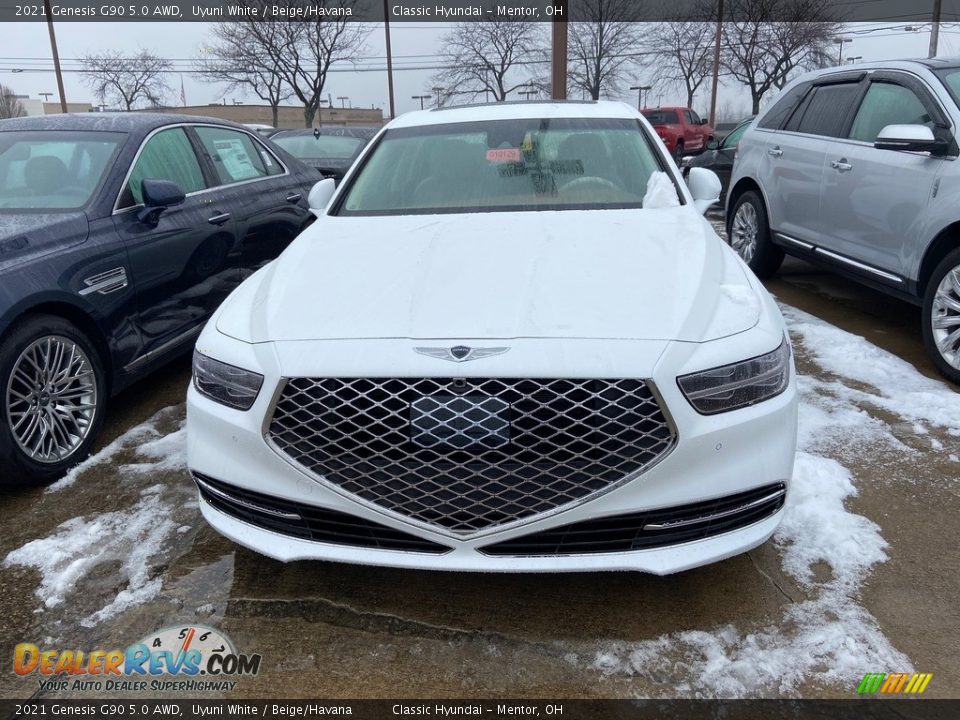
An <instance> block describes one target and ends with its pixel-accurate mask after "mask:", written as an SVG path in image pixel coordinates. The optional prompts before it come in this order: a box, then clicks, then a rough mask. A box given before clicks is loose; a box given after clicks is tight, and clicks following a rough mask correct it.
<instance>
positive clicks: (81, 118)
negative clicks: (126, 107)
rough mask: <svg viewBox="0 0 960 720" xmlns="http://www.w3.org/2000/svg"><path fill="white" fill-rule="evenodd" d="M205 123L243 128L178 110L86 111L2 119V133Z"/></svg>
mask: <svg viewBox="0 0 960 720" xmlns="http://www.w3.org/2000/svg"><path fill="white" fill-rule="evenodd" d="M177 123H204V124H208V125H211V124H212V125H225V126H229V127H236V128H243V126H242V125H238V124H237V123H232V122H229V121H226V120H219V119H217V118H210V117H201V116H197V115H179V114H177V113H153V112H116V113H115V112H86V113H65V114H58V115H34V116H31V117H21V118H13V119H10V120H3V121H0V132H2V131H8V130H67V131H69V130H99V131H103V132H128V133H129V132H149V131H150V130H152V129H154V128H157V127H162V126H164V125H175V124H177Z"/></svg>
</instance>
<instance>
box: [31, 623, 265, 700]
mask: <svg viewBox="0 0 960 720" xmlns="http://www.w3.org/2000/svg"><path fill="white" fill-rule="evenodd" d="M260 660H261V657H260V655H245V654H242V653H238V652H237V651H236V648H235V647H234V645H233V643H232V642H231V641H230V638H228V637H227V636H226V635H225V634H224V633H222V632H220V631H219V630H216V629H215V628H211V627H206V626H203V625H189V626H185V627H170V628H165V629H163V630H160V631H158V632H155V633H151V634H150V635H148V636H146V637H145V638H143V639H142V640H140V641H139V642H136V643H134V644H132V645H130V646H129V647H127V649H126V650H119V649H117V650H103V649H97V650H90V651H85V650H63V649H43V650H42V649H40V648H39V647H38V646H36V645H33V644H31V643H21V644H19V645H17V646H16V647H15V648H14V651H13V672H14V673H16V674H17V675H20V676H22V677H28V676H37V679H38V681H39V683H40V688H41V689H42V690H47V691H58V690H60V691H62V690H80V691H83V690H96V691H114V692H130V691H134V692H136V691H147V690H149V691H178V692H183V691H201V692H202V691H208V692H224V691H231V690H233V689H234V687H235V686H236V685H237V681H236V680H234V679H233V678H235V677H238V676H244V675H247V676H249V675H256V674H257V673H258V672H259V671H260Z"/></svg>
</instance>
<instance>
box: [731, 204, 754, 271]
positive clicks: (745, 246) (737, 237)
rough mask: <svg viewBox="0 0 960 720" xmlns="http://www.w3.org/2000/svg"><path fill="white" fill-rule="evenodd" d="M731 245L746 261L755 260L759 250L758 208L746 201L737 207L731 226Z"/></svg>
mask: <svg viewBox="0 0 960 720" xmlns="http://www.w3.org/2000/svg"><path fill="white" fill-rule="evenodd" d="M730 246H731V247H732V248H733V249H734V250H735V251H736V253H737V255H739V256H740V258H741V259H742V260H743V261H744V262H745V263H749V262H750V261H751V260H753V256H754V253H756V252H757V210H756V208H754V207H753V204H751V203H748V202H745V203H743V205H741V206H740V207H738V208H737V213H736V215H734V216H733V223H732V225H731V227H730Z"/></svg>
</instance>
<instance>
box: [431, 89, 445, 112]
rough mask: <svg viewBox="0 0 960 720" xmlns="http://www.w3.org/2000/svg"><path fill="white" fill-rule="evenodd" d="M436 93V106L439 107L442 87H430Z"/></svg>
mask: <svg viewBox="0 0 960 720" xmlns="http://www.w3.org/2000/svg"><path fill="white" fill-rule="evenodd" d="M431 89H432V90H433V91H434V92H435V93H436V94H437V107H440V93H442V92H443V88H442V87H435V88H431Z"/></svg>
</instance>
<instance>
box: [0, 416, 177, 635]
mask: <svg viewBox="0 0 960 720" xmlns="http://www.w3.org/2000/svg"><path fill="white" fill-rule="evenodd" d="M182 413H183V408H182V406H181V407H179V408H166V409H164V410H161V411H160V412H158V413H157V414H156V415H154V416H153V417H151V418H150V419H149V420H147V421H146V422H145V423H143V424H141V425H138V426H136V427H135V428H133V429H131V430H129V431H127V432H126V433H124V434H123V435H122V436H120V437H119V438H117V439H116V440H115V441H114V442H112V443H110V444H109V445H107V446H106V447H105V448H104V449H103V450H101V451H100V452H99V453H97V454H96V455H93V456H91V457H90V458H88V459H87V460H86V461H84V462H83V463H81V464H80V465H78V466H77V467H76V468H74V469H73V470H71V471H70V473H68V474H67V476H65V477H64V478H63V479H62V480H60V481H59V482H57V483H56V484H54V485H53V486H51V488H50V489H49V490H48V492H49V491H59V490H63V489H64V488H67V487H70V485H72V484H73V483H74V482H75V481H76V480H77V478H78V477H79V476H81V475H82V474H83V472H84V471H85V470H87V469H89V468H92V467H95V466H99V465H103V464H106V463H110V462H115V461H116V459H117V457H118V455H120V454H121V453H124V452H130V453H132V454H133V457H134V462H132V463H129V464H123V465H120V466H119V467H118V469H117V472H118V474H119V477H120V480H121V481H124V482H127V483H130V482H136V481H138V480H140V481H142V480H143V479H145V478H149V479H154V478H155V476H156V474H157V473H160V472H166V471H173V472H179V471H183V470H185V469H186V430H185V427H184V424H185V421H183V420H179V422H178V421H177V420H176V418H177V416H178V415H182ZM169 425H173V426H174V427H176V428H177V429H176V430H174V431H173V432H169V433H166V434H165V433H164V432H163V431H162V430H161V428H162V427H165V426H169ZM190 491H191V486H190V485H188V484H184V485H182V486H181V485H178V484H176V483H173V484H169V485H167V484H154V485H151V486H150V487H147V488H144V489H143V490H141V491H140V493H139V496H138V499H137V501H136V503H135V504H134V505H133V506H132V507H130V508H126V509H123V510H118V511H114V512H107V513H102V514H98V515H88V516H81V517H75V518H71V519H70V520H67V521H66V522H64V523H61V524H60V525H59V526H58V527H57V528H56V529H55V530H54V532H53V533H52V534H51V535H49V536H47V537H45V538H40V539H37V540H33V541H31V542H29V543H27V544H26V545H23V546H22V547H20V548H18V549H16V550H13V551H12V552H10V553H9V554H8V555H7V557H6V558H5V559H4V561H3V564H4V565H6V566H13V565H19V566H24V567H32V568H35V569H37V570H38V571H39V572H40V576H41V579H40V585H39V587H38V588H37V590H36V594H37V597H39V598H40V599H41V600H42V602H43V606H44V607H46V608H54V607H58V606H60V605H63V604H64V602H65V601H66V600H67V597H68V596H69V595H70V594H71V593H72V592H74V591H75V590H76V589H77V588H78V584H79V583H80V582H81V581H82V580H83V579H84V578H85V577H87V576H89V575H91V574H93V573H95V572H98V573H103V572H108V573H109V572H111V571H112V569H113V568H116V573H117V575H118V577H119V582H120V583H121V585H122V587H121V588H120V589H119V591H118V592H117V593H116V596H115V597H113V598H112V599H111V600H110V602H108V603H107V604H106V605H105V606H104V607H103V608H101V609H100V610H97V611H96V612H94V613H92V614H90V615H88V616H87V617H85V618H83V619H82V620H81V621H80V623H81V625H83V626H85V627H92V626H93V625H96V624H97V623H100V622H103V621H104V620H107V619H109V618H112V617H115V616H117V615H119V614H120V613H122V612H124V611H126V610H127V609H129V608H131V607H134V606H136V605H140V604H142V603H145V602H147V601H148V600H150V599H152V598H153V597H155V596H156V595H157V594H158V593H159V592H160V589H161V585H162V581H161V579H160V578H159V577H154V572H153V570H152V561H153V559H154V558H156V557H158V556H159V555H161V553H162V552H163V551H164V550H165V549H166V547H167V541H168V539H169V538H171V537H174V536H175V535H176V534H177V533H178V532H181V531H182V528H183V527H187V529H189V527H188V526H184V525H183V523H178V522H176V521H175V520H174V519H173V515H174V513H175V509H178V508H182V507H183V506H184V504H183V502H182V500H183V497H184V493H185V492H190ZM181 534H182V532H181Z"/></svg>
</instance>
